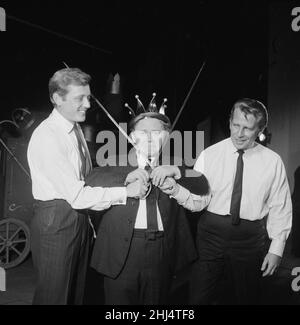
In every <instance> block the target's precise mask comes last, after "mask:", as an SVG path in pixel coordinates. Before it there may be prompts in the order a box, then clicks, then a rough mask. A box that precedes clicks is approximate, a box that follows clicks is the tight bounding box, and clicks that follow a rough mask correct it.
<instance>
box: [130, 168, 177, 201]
mask: <svg viewBox="0 0 300 325" xmlns="http://www.w3.org/2000/svg"><path fill="white" fill-rule="evenodd" d="M180 177H181V175H180V171H179V168H178V167H176V166H169V165H165V166H158V167H156V168H154V169H153V170H152V171H151V173H150V174H149V173H148V172H147V171H146V170H144V169H142V168H137V169H135V170H134V171H132V172H130V173H129V174H128V175H127V177H126V179H125V185H127V196H129V197H135V198H143V197H145V195H146V193H147V191H148V189H149V186H150V182H152V184H153V185H154V186H157V187H158V188H159V189H160V190H161V191H162V192H164V193H165V194H167V195H176V194H177V193H178V190H179V188H178V184H177V183H176V181H175V179H179V178H180ZM128 187H129V191H128Z"/></svg>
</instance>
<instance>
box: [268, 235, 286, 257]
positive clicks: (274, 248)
mask: <svg viewBox="0 0 300 325" xmlns="http://www.w3.org/2000/svg"><path fill="white" fill-rule="evenodd" d="M284 247H285V241H282V240H278V239H277V240H276V239H273V240H272V242H271V245H270V248H269V253H272V254H275V255H278V256H280V257H282V255H283V251H284Z"/></svg>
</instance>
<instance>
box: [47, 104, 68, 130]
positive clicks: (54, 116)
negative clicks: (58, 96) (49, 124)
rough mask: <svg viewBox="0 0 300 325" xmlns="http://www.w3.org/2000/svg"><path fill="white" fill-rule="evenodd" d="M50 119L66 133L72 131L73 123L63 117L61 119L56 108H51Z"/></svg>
mask: <svg viewBox="0 0 300 325" xmlns="http://www.w3.org/2000/svg"><path fill="white" fill-rule="evenodd" d="M50 117H51V119H52V120H53V121H55V123H56V124H58V125H59V126H60V127H61V128H62V129H63V130H65V131H66V132H67V133H70V132H71V131H72V130H73V127H74V123H72V122H70V121H68V120H67V119H66V118H65V117H63V116H62V115H61V113H59V111H58V110H57V109H56V108H53V111H52V113H51V115H50Z"/></svg>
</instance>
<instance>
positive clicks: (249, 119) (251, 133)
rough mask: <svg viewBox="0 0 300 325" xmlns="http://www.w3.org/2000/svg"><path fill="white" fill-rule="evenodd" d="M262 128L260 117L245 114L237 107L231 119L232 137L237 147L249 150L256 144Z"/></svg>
mask: <svg viewBox="0 0 300 325" xmlns="http://www.w3.org/2000/svg"><path fill="white" fill-rule="evenodd" d="M261 131H262V130H261V129H260V128H259V119H257V118H256V117H255V116H254V115H253V114H247V115H246V114H245V113H244V112H242V111H241V110H240V108H236V109H235V110H234V113H233V116H232V118H231V120H230V137H231V140H232V143H233V145H234V146H235V147H236V148H237V149H242V150H247V149H249V148H252V147H253V146H254V142H255V140H256V138H257V136H258V135H259V133H260V132H261Z"/></svg>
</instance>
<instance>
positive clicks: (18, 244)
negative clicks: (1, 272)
mask: <svg viewBox="0 0 300 325" xmlns="http://www.w3.org/2000/svg"><path fill="white" fill-rule="evenodd" d="M29 251H30V231H29V228H28V227H27V225H26V224H25V223H24V222H23V221H21V220H18V219H13V218H8V219H4V220H2V221H0V266H1V267H3V268H4V269H9V268H12V267H15V266H17V265H18V264H20V263H21V262H23V261H24V259H25V258H26V256H27V255H28V253H29Z"/></svg>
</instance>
